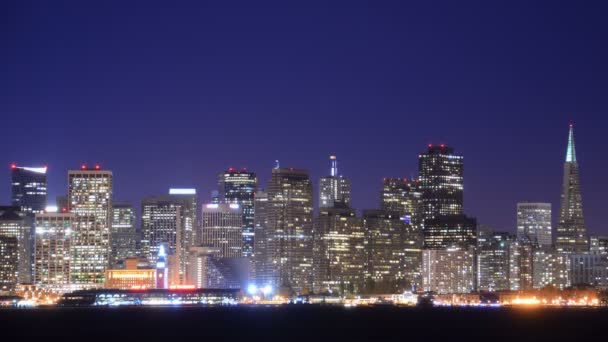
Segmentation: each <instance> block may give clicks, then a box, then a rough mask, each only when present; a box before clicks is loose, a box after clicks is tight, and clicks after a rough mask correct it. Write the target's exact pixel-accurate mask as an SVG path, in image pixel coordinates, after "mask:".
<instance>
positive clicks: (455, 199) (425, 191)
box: [418, 145, 464, 220]
mask: <svg viewBox="0 0 608 342" xmlns="http://www.w3.org/2000/svg"><path fill="white" fill-rule="evenodd" d="M418 162H419V170H418V172H419V180H420V192H421V198H422V216H423V219H424V220H428V219H432V218H435V217H437V216H446V215H462V213H463V202H464V196H463V188H464V181H463V169H464V163H463V157H462V156H461V155H458V154H455V153H454V149H453V148H451V147H448V146H445V145H429V147H428V150H427V152H426V153H423V154H420V155H419V157H418Z"/></svg>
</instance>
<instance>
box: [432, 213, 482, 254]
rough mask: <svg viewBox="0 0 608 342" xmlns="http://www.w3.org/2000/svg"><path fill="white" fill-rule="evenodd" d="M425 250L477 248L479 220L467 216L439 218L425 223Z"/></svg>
mask: <svg viewBox="0 0 608 342" xmlns="http://www.w3.org/2000/svg"><path fill="white" fill-rule="evenodd" d="M423 233H424V248H429V249H444V248H448V247H463V248H468V247H470V246H476V244H477V241H476V240H477V220H476V219H475V218H471V217H467V216H465V215H450V216H437V217H435V218H432V219H427V220H426V221H424V231H423Z"/></svg>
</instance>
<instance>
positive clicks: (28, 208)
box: [11, 164, 47, 217]
mask: <svg viewBox="0 0 608 342" xmlns="http://www.w3.org/2000/svg"><path fill="white" fill-rule="evenodd" d="M46 170H47V167H46V166H43V167H22V166H17V165H16V164H11V176H12V187H11V189H12V203H13V205H14V206H17V207H20V208H21V211H23V212H24V213H27V214H28V215H30V216H31V217H33V214H40V213H42V212H44V208H45V207H46V194H47V182H46Z"/></svg>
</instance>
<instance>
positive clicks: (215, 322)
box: [0, 305, 608, 342]
mask: <svg viewBox="0 0 608 342" xmlns="http://www.w3.org/2000/svg"><path fill="white" fill-rule="evenodd" d="M0 327H1V328H2V330H1V331H2V337H3V339H2V340H3V341H11V339H8V338H5V337H6V336H14V335H18V336H20V337H26V336H36V335H37V336H60V335H68V336H71V337H83V338H84V339H83V338H78V339H77V340H80V341H87V340H93V338H95V337H102V336H110V335H112V336H122V337H128V336H134V337H139V338H141V337H143V336H154V337H155V339H154V340H157V339H159V338H160V339H164V340H166V341H170V342H177V341H178V340H173V341H171V340H168V339H167V338H164V337H169V338H170V337H178V336H201V337H212V338H214V339H213V340H235V341H236V340H238V341H260V340H264V341H294V340H298V341H300V340H308V341H311V342H313V341H361V340H368V341H406V340H407V341H422V340H423V341H436V340H440V341H446V342H452V341H472V340H487V341H495V340H512V341H515V342H519V341H563V340H570V341H583V340H596V341H607V340H608V309H541V308H526V309H524V308H521V309H506V308H491V309H489V308H477V309H473V308H467V309H454V308H433V309H420V308H399V307H376V308H365V307H359V308H342V307H325V306H307V305H303V306H283V307H243V306H239V307H223V308H222V307H213V308H200V307H199V308H184V307H182V308H177V307H175V308H150V307H147V308H45V309H2V310H0ZM62 340H65V339H62ZM69 340H76V339H69ZM200 340H201V341H202V340H203V339H200ZM133 341H135V340H133ZM210 341H211V339H210Z"/></svg>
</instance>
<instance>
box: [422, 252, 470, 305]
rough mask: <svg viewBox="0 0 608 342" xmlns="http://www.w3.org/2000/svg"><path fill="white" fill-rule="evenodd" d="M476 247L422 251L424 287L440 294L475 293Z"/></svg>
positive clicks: (425, 289)
mask: <svg viewBox="0 0 608 342" xmlns="http://www.w3.org/2000/svg"><path fill="white" fill-rule="evenodd" d="M475 280H476V279H475V247H469V248H464V249H463V248H447V249H426V250H423V251H422V287H423V289H424V291H433V292H437V293H438V294H446V293H470V292H472V291H475Z"/></svg>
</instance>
